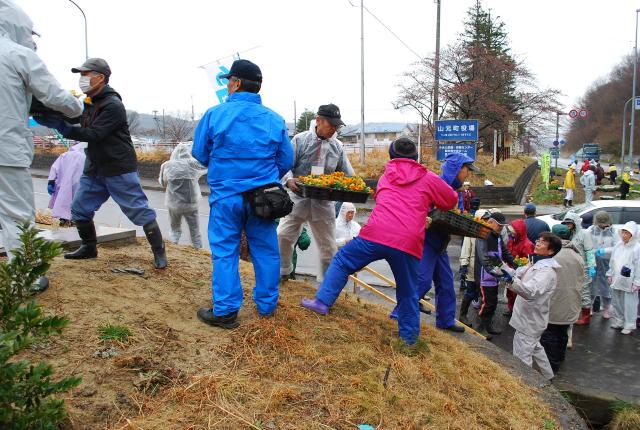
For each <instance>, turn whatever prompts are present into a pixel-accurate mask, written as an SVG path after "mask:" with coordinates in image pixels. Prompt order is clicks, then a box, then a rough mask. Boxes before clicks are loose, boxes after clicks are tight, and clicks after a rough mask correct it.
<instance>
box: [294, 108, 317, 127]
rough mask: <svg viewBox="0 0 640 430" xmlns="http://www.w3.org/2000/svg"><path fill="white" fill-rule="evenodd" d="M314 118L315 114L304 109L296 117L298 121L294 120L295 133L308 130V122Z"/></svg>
mask: <svg viewBox="0 0 640 430" xmlns="http://www.w3.org/2000/svg"><path fill="white" fill-rule="evenodd" d="M314 119H316V114H315V113H313V112H311V111H310V110H306V109H305V111H304V112H302V113H301V114H300V116H299V117H298V121H296V133H302V132H303V131H307V130H309V124H311V121H313V120H314Z"/></svg>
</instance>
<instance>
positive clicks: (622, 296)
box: [607, 221, 640, 333]
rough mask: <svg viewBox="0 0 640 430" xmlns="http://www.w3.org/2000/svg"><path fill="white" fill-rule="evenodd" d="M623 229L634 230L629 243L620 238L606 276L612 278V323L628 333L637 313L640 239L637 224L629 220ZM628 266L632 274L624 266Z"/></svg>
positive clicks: (612, 325)
mask: <svg viewBox="0 0 640 430" xmlns="http://www.w3.org/2000/svg"><path fill="white" fill-rule="evenodd" d="M621 230H626V231H628V232H629V233H631V234H632V237H631V239H630V240H629V242H628V243H624V242H623V241H620V242H618V243H617V244H616V246H615V247H614V248H613V251H612V252H611V260H610V262H609V271H608V272H607V277H608V278H610V279H611V308H612V311H613V312H612V314H611V327H614V328H621V329H623V330H625V333H629V332H630V331H631V330H635V328H636V318H637V313H638V289H639V287H640V243H638V240H637V239H636V235H637V233H638V226H637V225H636V223H635V222H633V221H629V222H628V223H626V224H625V225H624V226H623V227H622V229H621ZM623 267H626V268H628V269H629V273H628V275H629V276H624V275H623V274H622V272H623V270H622V268H623Z"/></svg>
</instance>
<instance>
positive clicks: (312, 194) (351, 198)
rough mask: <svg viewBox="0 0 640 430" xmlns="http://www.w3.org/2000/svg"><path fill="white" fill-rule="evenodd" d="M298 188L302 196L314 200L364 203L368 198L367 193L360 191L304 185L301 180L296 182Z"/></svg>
mask: <svg viewBox="0 0 640 430" xmlns="http://www.w3.org/2000/svg"><path fill="white" fill-rule="evenodd" d="M296 184H297V185H298V188H299V189H300V194H301V195H302V197H305V198H308V199H316V200H331V201H334V202H351V203H366V202H367V199H368V198H369V193H364V192H360V191H343V190H335V189H333V188H324V187H314V186H311V185H305V184H303V183H302V182H296Z"/></svg>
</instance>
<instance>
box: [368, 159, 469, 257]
mask: <svg viewBox="0 0 640 430" xmlns="http://www.w3.org/2000/svg"><path fill="white" fill-rule="evenodd" d="M375 199H376V206H375V207H374V208H373V212H371V216H370V217H369V221H367V224H366V225H365V226H364V227H362V230H360V235H359V236H360V237H361V238H363V239H366V240H369V241H371V242H375V243H379V244H382V245H386V246H389V247H391V248H394V249H399V250H400V251H404V252H406V253H408V254H411V255H413V256H415V257H416V258H422V252H423V246H424V231H425V224H426V218H427V215H428V213H429V210H430V209H431V207H432V205H435V206H436V207H437V208H438V209H442V210H449V209H453V208H454V207H455V206H456V204H458V194H457V193H456V192H455V191H454V190H453V189H452V188H451V187H450V186H449V185H448V184H447V183H446V182H445V181H443V180H442V179H440V178H439V177H438V175H436V174H435V173H433V172H430V171H429V170H427V168H426V167H424V166H422V165H421V164H419V163H418V162H416V161H413V160H410V159H408V158H396V159H393V160H391V161H389V162H388V163H387V165H386V167H385V169H384V175H382V177H381V178H380V180H379V181H378V189H377V190H376V195H375Z"/></svg>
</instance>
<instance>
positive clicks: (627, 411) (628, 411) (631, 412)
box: [607, 407, 640, 430]
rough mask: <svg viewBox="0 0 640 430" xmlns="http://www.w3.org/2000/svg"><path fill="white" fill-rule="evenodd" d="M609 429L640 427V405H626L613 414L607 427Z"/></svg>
mask: <svg viewBox="0 0 640 430" xmlns="http://www.w3.org/2000/svg"><path fill="white" fill-rule="evenodd" d="M607 428H608V429H609V430H638V429H640V407H625V408H622V409H620V410H619V411H617V412H616V413H615V415H614V416H613V420H611V423H609V426H608V427H607Z"/></svg>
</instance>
